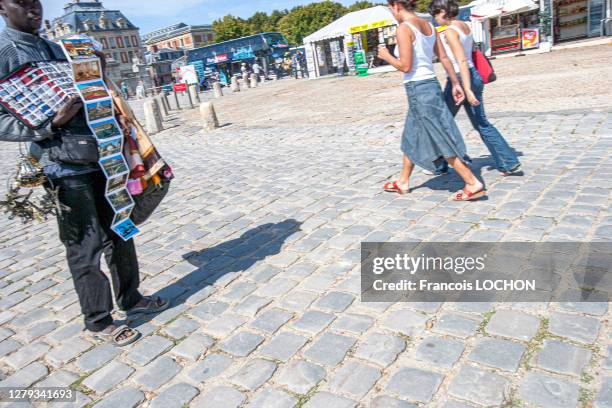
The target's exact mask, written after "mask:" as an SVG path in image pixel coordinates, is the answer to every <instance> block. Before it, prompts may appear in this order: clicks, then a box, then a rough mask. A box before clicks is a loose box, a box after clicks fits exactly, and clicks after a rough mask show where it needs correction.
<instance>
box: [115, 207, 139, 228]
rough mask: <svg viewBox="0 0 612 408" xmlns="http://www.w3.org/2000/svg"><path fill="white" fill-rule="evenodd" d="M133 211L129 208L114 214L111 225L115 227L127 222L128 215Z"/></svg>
mask: <svg viewBox="0 0 612 408" xmlns="http://www.w3.org/2000/svg"><path fill="white" fill-rule="evenodd" d="M133 209H134V207H133V206H130V207H126V208H125V209H123V210H121V211H119V212H117V214H115V218H114V219H113V225H117V224H119V223H121V222H123V221H125V220H127V219H128V218H130V215H131V214H132V210H133Z"/></svg>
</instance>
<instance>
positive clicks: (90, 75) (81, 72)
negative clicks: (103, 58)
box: [72, 60, 102, 82]
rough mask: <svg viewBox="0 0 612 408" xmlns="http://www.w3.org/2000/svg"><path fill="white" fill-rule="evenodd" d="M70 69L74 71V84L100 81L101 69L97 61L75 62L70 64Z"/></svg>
mask: <svg viewBox="0 0 612 408" xmlns="http://www.w3.org/2000/svg"><path fill="white" fill-rule="evenodd" d="M72 69H73V70H74V80H75V82H83V81H93V80H94V79H102V69H101V68H100V61H98V60H95V61H81V62H75V63H74V64H72Z"/></svg>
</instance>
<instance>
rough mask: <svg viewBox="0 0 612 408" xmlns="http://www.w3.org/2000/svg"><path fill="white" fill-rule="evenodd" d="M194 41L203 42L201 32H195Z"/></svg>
mask: <svg viewBox="0 0 612 408" xmlns="http://www.w3.org/2000/svg"><path fill="white" fill-rule="evenodd" d="M193 41H195V42H196V43H201V42H202V36H201V35H200V34H194V35H193Z"/></svg>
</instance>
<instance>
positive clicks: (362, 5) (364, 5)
mask: <svg viewBox="0 0 612 408" xmlns="http://www.w3.org/2000/svg"><path fill="white" fill-rule="evenodd" d="M375 5H376V4H374V3H370V2H369V1H367V0H360V1H358V2H356V3H354V4H352V5H350V6H348V8H347V9H346V11H347V12H348V13H352V12H353V11H359V10H363V9H368V8H370V7H374V6H375Z"/></svg>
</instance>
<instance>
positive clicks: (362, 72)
mask: <svg viewBox="0 0 612 408" xmlns="http://www.w3.org/2000/svg"><path fill="white" fill-rule="evenodd" d="M355 70H356V71H357V75H358V76H367V75H368V62H367V61H366V54H365V51H363V50H362V51H357V52H355Z"/></svg>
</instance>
